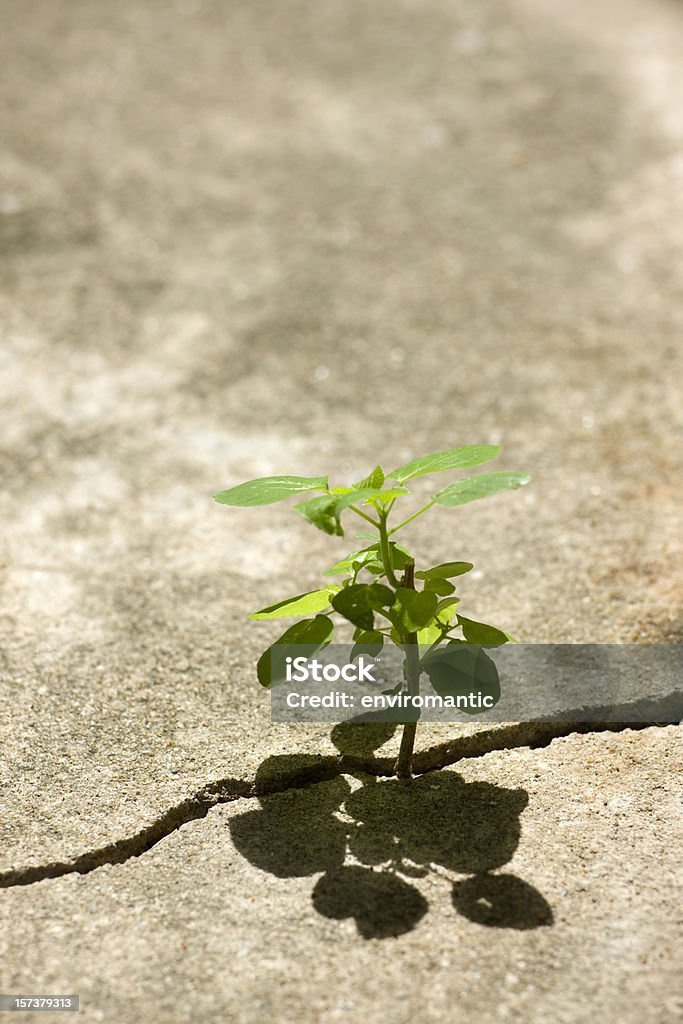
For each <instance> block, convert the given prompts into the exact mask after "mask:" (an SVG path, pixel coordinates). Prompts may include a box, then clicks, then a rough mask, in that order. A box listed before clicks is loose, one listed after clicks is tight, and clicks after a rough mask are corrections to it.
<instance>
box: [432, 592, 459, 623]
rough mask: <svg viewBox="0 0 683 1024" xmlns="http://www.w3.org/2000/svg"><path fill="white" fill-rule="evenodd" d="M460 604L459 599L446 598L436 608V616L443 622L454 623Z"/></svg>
mask: <svg viewBox="0 0 683 1024" xmlns="http://www.w3.org/2000/svg"><path fill="white" fill-rule="evenodd" d="M459 604H460V598H459V597H445V598H444V599H443V601H439V603H438V605H437V606H436V614H437V615H438V617H439V618H440V619H441V621H442V622H452V621H453V619H454V618H455V609H456V607H457V605H459Z"/></svg>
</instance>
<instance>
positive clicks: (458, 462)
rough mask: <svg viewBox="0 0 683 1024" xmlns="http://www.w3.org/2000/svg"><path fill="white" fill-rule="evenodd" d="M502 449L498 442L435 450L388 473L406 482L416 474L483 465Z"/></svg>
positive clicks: (394, 478) (402, 482)
mask: <svg viewBox="0 0 683 1024" xmlns="http://www.w3.org/2000/svg"><path fill="white" fill-rule="evenodd" d="M499 451H500V447H499V445H497V444H468V445H465V447H463V448H450V449H449V450H448V451H445V452H435V453H434V454H433V455H423V456H422V458H420V459H415V460H414V461H413V462H407V463H406V464H405V466H399V467H398V469H394V470H392V472H391V473H387V476H389V477H391V478H392V479H393V480H398V482H399V483H400V484H404V483H405V482H406V480H413V479H414V478H415V477H416V476H424V474H425V473H441V472H443V470H446V469H466V468H469V467H470V466H481V465H482V464H483V463H484V462H490V461H491V459H495V457H496V455H498V452H499Z"/></svg>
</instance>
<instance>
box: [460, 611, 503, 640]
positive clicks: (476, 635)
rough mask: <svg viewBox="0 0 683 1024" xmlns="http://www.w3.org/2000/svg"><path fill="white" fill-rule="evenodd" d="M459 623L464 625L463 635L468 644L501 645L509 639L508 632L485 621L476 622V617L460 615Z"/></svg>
mask: <svg viewBox="0 0 683 1024" xmlns="http://www.w3.org/2000/svg"><path fill="white" fill-rule="evenodd" d="M458 625H460V626H462V635H463V636H464V637H465V640H467V642H468V644H481V645H482V646H483V647H500V646H501V644H505V643H507V641H508V635H507V633H504V632H503V630H502V629H497V628H496V626H489V625H487V624H486V623H485V622H475V621H474V619H466V618H465V617H464V616H463V615H458Z"/></svg>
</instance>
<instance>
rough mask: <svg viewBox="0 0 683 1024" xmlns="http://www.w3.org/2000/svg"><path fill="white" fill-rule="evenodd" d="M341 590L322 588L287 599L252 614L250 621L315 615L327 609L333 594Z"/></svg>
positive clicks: (334, 587) (337, 588)
mask: <svg viewBox="0 0 683 1024" xmlns="http://www.w3.org/2000/svg"><path fill="white" fill-rule="evenodd" d="M338 590H339V587H337V586H330V587H322V588H321V589H320V590H309V591H308V592H307V593H305V594H299V595H298V596H297V597H286V598H285V599H284V600H283V601H278V602H277V603H276V604H270V605H268V607H267V608H261V609H260V610H259V611H257V612H252V613H251V615H250V616H249V618H250V619H257V620H260V619H287V618H290V617H294V616H296V615H313V614H314V613H315V612H321V611H322V610H323V608H327V607H328V606H329V603H330V597H331V596H332V594H336V592H337V591H338Z"/></svg>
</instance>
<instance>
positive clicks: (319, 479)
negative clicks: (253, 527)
mask: <svg viewBox="0 0 683 1024" xmlns="http://www.w3.org/2000/svg"><path fill="white" fill-rule="evenodd" d="M326 487H327V477H326V476H264V477H261V478H260V479H258V480H247V481H246V483H243V484H238V485H237V486H236V487H229V488H228V490H227V491H219V492H218V494H214V496H213V497H214V500H215V501H218V502H220V504H221V505H239V506H251V505H271V504H273V502H276V501H284V499H285V498H291V497H292V495H293V494H299V493H300V492H301V491H315V490H324V489H325V488H326Z"/></svg>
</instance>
